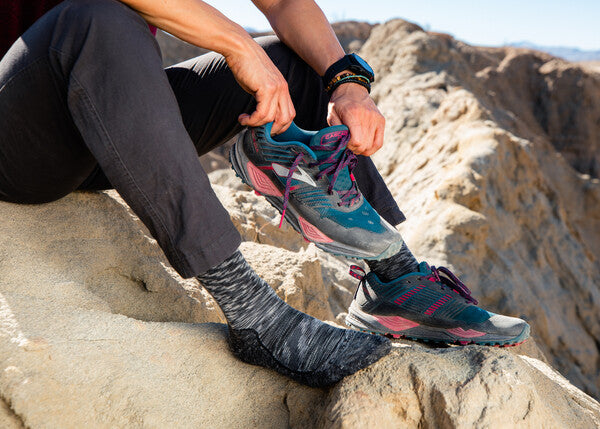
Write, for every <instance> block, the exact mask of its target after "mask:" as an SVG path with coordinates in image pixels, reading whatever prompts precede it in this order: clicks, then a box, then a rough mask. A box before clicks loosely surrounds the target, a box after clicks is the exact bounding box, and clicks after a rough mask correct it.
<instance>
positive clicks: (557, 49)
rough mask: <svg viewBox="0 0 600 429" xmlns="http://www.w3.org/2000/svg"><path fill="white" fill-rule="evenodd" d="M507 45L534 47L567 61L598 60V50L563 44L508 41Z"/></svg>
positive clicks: (599, 55)
mask: <svg viewBox="0 0 600 429" xmlns="http://www.w3.org/2000/svg"><path fill="white" fill-rule="evenodd" d="M508 46H513V47H515V48H527V49H535V50H537V51H542V52H547V53H549V54H551V55H554V56H556V57H560V58H563V59H565V60H568V61H600V51H582V50H581V49H577V48H568V47H564V46H540V45H536V44H534V43H531V42H516V43H509V44H508Z"/></svg>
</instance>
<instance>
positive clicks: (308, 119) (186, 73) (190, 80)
mask: <svg viewBox="0 0 600 429" xmlns="http://www.w3.org/2000/svg"><path fill="white" fill-rule="evenodd" d="M256 41H257V42H258V43H259V44H260V45H261V46H262V47H263V48H264V49H265V51H266V52H267V54H268V55H269V57H270V58H271V60H272V61H273V62H274V63H275V65H276V66H277V67H278V68H279V70H280V71H281V73H282V74H283V76H284V77H285V78H286V80H287V81H288V86H289V89H290V95H291V97H292V101H293V103H294V107H295V108H296V113H297V116H296V119H295V122H296V123H297V124H298V125H299V126H300V127H302V128H305V129H311V130H316V129H320V128H323V127H325V126H327V121H326V117H327V98H326V94H325V92H324V91H323V87H322V84H321V79H320V77H319V76H318V75H317V73H316V72H314V71H313V70H312V69H311V68H310V67H309V66H308V65H307V64H306V63H305V62H304V61H302V60H301V59H300V58H299V57H298V56H297V55H296V54H295V53H294V52H293V51H292V50H290V49H289V48H288V47H286V46H285V45H284V44H283V43H281V42H279V40H278V39H277V38H276V37H274V36H271V37H260V38H258V39H256ZM166 72H167V76H168V77H169V82H170V83H171V87H172V88H173V92H174V93H175V96H176V97H177V101H178V103H179V108H180V110H181V114H182V117H183V121H184V124H185V127H186V129H187V131H188V133H189V134H190V136H191V138H192V141H193V142H194V144H195V146H196V149H197V151H198V153H199V154H200V155H202V154H205V153H207V152H209V151H211V150H212V149H214V148H215V147H217V146H219V145H221V144H223V143H225V142H226V141H227V140H229V139H230V138H231V137H233V136H234V135H235V134H237V133H238V132H240V131H241V130H242V127H241V125H239V123H238V121H237V118H238V116H239V115H240V114H241V113H250V112H251V111H253V109H254V108H255V106H256V102H255V100H254V97H252V95H250V94H248V93H247V92H245V91H244V90H243V89H242V88H241V87H240V86H239V85H238V83H237V82H236V80H235V78H234V77H233V74H232V73H231V70H229V68H228V67H227V63H226V61H225V59H224V58H223V56H221V55H219V54H216V53H214V52H211V53H208V54H205V55H202V56H200V57H197V58H193V59H190V60H188V61H184V62H182V63H179V64H176V65H174V66H171V67H169V68H167V69H166Z"/></svg>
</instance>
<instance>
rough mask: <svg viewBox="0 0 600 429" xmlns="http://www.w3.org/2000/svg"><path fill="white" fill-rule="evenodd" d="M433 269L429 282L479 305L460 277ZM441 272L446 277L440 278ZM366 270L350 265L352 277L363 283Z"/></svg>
mask: <svg viewBox="0 0 600 429" xmlns="http://www.w3.org/2000/svg"><path fill="white" fill-rule="evenodd" d="M429 268H430V269H431V276H429V277H428V279H429V280H431V281H435V282H439V283H442V284H443V285H445V286H448V287H449V288H451V289H452V290H455V291H456V292H457V293H458V294H459V295H460V296H462V297H463V298H465V299H466V300H467V301H469V302H472V303H473V304H475V305H477V304H478V301H477V300H476V299H475V298H473V297H472V296H471V291H470V290H469V288H468V287H466V286H465V284H464V283H463V282H461V281H460V280H459V279H458V277H456V276H455V275H454V274H453V273H452V271H450V270H449V269H448V268H446V267H438V268H436V267H434V266H431V267H429ZM440 272H441V273H442V274H444V275H445V276H443V277H440ZM365 274H366V273H365V270H363V269H362V268H361V267H359V266H358V265H350V275H351V276H352V277H354V278H357V279H358V280H360V281H361V282H362V281H363V280H364V278H365Z"/></svg>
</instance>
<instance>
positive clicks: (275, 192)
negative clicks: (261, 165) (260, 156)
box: [246, 161, 283, 197]
mask: <svg viewBox="0 0 600 429" xmlns="http://www.w3.org/2000/svg"><path fill="white" fill-rule="evenodd" d="M246 170H248V175H249V176H250V181H251V182H252V187H253V188H254V190H255V191H258V192H260V193H261V194H263V195H269V196H273V197H281V196H283V194H282V193H281V191H280V190H279V189H277V186H275V185H274V184H273V182H271V180H270V179H269V178H268V177H267V175H266V174H265V173H263V172H262V171H260V170H259V169H258V168H257V167H256V166H255V165H254V164H252V163H251V162H250V161H248V163H247V164H246Z"/></svg>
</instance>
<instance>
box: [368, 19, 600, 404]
mask: <svg viewBox="0 0 600 429" xmlns="http://www.w3.org/2000/svg"><path fill="white" fill-rule="evenodd" d="M361 54H362V55H364V57H365V58H366V59H367V60H368V61H369V62H370V63H371V64H372V65H373V66H374V68H375V69H376V72H377V76H378V77H377V82H378V83H377V85H376V86H375V88H374V90H373V95H374V97H375V99H376V100H377V102H378V106H379V108H380V109H381V111H382V112H383V114H384V115H385V116H386V118H387V132H386V142H385V144H384V147H383V149H382V150H380V151H379V152H378V153H377V154H376V156H375V160H376V163H377V164H378V166H379V167H380V171H381V172H382V174H383V176H384V177H385V179H386V180H387V182H388V184H389V186H390V188H391V190H392V192H393V194H394V196H395V197H396V199H397V201H399V202H400V205H401V208H402V209H403V210H404V211H405V213H406V214H407V217H408V220H407V222H406V223H405V224H403V225H401V226H400V230H401V232H402V234H403V236H404V237H405V238H406V241H407V243H408V245H409V247H410V248H411V249H412V250H413V251H414V252H415V253H416V255H417V256H418V257H419V258H422V259H427V260H429V261H430V262H432V263H434V264H436V265H438V264H442V265H449V266H451V267H453V268H454V270H455V272H457V273H458V274H459V275H460V276H461V277H462V278H463V279H464V280H465V282H466V284H467V285H468V286H469V287H471V288H472V289H473V291H474V293H475V295H476V296H477V297H480V298H481V299H480V300H481V302H482V303H483V305H484V306H485V307H487V308H490V309H491V310H493V311H496V312H502V313H505V314H510V315H514V316H519V317H524V318H526V319H527V320H528V321H529V322H530V324H531V325H532V332H533V335H534V336H535V337H536V338H537V339H538V344H539V345H540V347H541V348H542V350H543V351H544V353H545V354H546V355H547V356H548V357H549V359H550V361H551V363H552V365H553V366H555V367H557V368H558V369H559V370H560V371H561V373H563V374H565V375H566V376H567V378H568V379H569V380H571V381H572V382H573V383H575V384H576V385H577V386H579V387H582V388H583V389H585V390H586V391H587V392H588V393H591V394H593V395H595V396H596V397H598V396H599V395H600V390H599V386H600V366H599V365H598V362H600V347H599V344H600V319H599V318H598V314H599V313H600V287H599V286H600V270H598V267H599V266H600V265H599V258H598V255H600V216H599V213H600V181H599V180H598V174H599V172H600V170H599V168H600V76H599V75H597V74H593V73H590V72H588V71H586V70H584V69H582V68H581V67H579V66H577V65H574V64H571V63H567V62H565V61H562V60H559V59H557V58H554V57H551V56H549V55H546V54H542V53H539V52H534V51H528V50H524V49H515V48H476V47H472V46H469V45H466V44H464V43H461V42H459V41H456V40H454V39H452V38H451V37H449V36H447V35H440V34H432V33H428V32H425V31H423V30H422V29H421V28H420V27H418V26H416V25H414V24H411V23H408V22H405V21H402V20H395V21H391V22H388V23H387V24H385V25H381V26H378V27H376V28H375V29H374V30H373V32H372V34H371V37H370V39H369V40H368V41H367V43H366V44H365V45H364V47H363V49H362V51H361Z"/></svg>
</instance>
